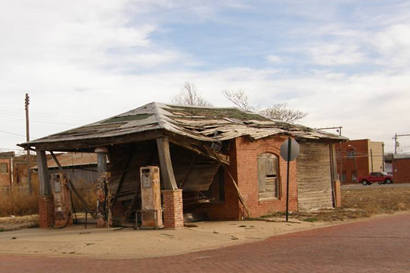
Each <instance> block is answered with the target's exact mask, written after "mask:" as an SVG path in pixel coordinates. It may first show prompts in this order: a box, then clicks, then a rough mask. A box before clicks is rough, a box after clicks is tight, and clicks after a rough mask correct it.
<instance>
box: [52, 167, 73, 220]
mask: <svg viewBox="0 0 410 273" xmlns="http://www.w3.org/2000/svg"><path fill="white" fill-rule="evenodd" d="M50 178H51V180H50V181H51V183H50V184H51V189H52V192H53V199H54V227H55V228H64V227H66V226H68V225H72V224H73V216H72V206H71V195H70V189H69V188H68V181H67V177H66V176H65V175H64V174H62V173H55V174H51V177H50Z"/></svg>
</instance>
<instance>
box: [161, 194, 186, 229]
mask: <svg viewBox="0 0 410 273" xmlns="http://www.w3.org/2000/svg"><path fill="white" fill-rule="evenodd" d="M162 201H163V206H164V210H163V214H164V227H165V228H174V229H176V228H183V227H184V213H183V204H182V190H163V191H162Z"/></svg>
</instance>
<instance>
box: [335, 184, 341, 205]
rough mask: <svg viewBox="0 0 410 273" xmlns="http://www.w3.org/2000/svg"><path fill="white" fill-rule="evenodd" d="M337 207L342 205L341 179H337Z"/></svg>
mask: <svg viewBox="0 0 410 273" xmlns="http://www.w3.org/2000/svg"><path fill="white" fill-rule="evenodd" d="M335 207H336V208H340V207H342V191H341V189H340V181H339V180H336V181H335Z"/></svg>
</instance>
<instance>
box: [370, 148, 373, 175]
mask: <svg viewBox="0 0 410 273" xmlns="http://www.w3.org/2000/svg"><path fill="white" fill-rule="evenodd" d="M370 163H371V166H372V172H373V171H374V170H373V150H372V149H370Z"/></svg>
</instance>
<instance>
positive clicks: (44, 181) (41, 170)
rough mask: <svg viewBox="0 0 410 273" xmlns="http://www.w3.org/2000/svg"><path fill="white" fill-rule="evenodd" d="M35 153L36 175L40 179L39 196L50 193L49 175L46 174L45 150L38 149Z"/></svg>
mask: <svg viewBox="0 0 410 273" xmlns="http://www.w3.org/2000/svg"><path fill="white" fill-rule="evenodd" d="M36 153H37V166H38V177H39V180H40V195H41V196H46V195H50V194H51V190H50V177H49V174H48V166H47V157H46V152H45V151H43V150H39V151H36Z"/></svg>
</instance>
